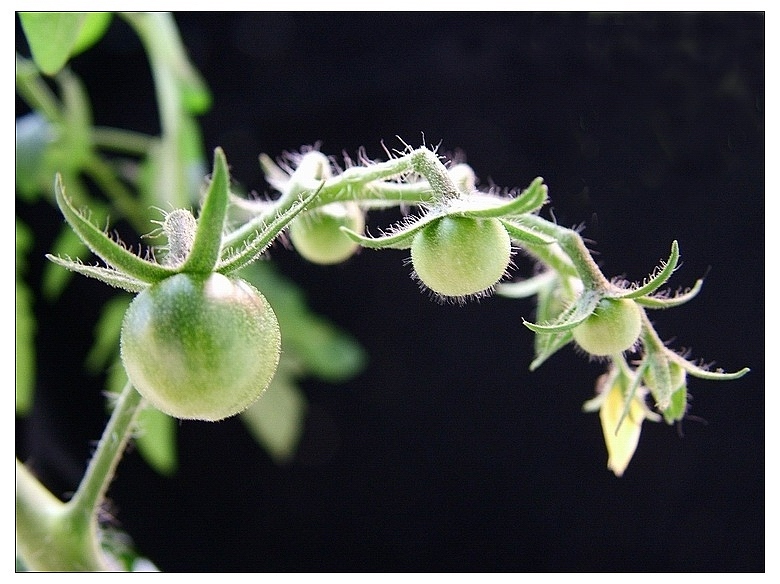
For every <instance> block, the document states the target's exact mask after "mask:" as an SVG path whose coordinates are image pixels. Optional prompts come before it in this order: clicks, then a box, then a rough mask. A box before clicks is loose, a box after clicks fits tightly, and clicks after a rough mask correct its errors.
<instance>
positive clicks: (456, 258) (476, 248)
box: [411, 216, 512, 297]
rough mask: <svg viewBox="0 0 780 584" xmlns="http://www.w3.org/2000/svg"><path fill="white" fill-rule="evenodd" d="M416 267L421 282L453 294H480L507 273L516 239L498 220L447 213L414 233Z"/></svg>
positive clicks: (460, 295) (413, 248)
mask: <svg viewBox="0 0 780 584" xmlns="http://www.w3.org/2000/svg"><path fill="white" fill-rule="evenodd" d="M411 247H412V266H413V267H414V271H415V273H416V274H417V277H418V278H419V279H420V281H421V282H422V283H423V284H424V285H425V286H426V287H428V288H430V289H431V290H432V291H434V292H436V293H438V294H441V295H442V296H449V297H463V296H470V295H479V294H481V293H483V292H485V291H486V290H489V289H490V288H492V287H493V286H494V285H495V284H496V283H498V281H499V280H500V279H501V278H502V277H503V276H504V274H505V273H506V270H507V268H508V267H509V261H510V259H511V252H512V242H511V240H510V239H509V234H508V233H507V231H506V229H505V228H504V226H503V225H501V222H500V221H499V220H498V219H494V218H486V219H482V218H472V217H453V216H446V217H442V218H440V219H436V220H434V221H432V222H431V223H430V224H428V225H426V226H425V227H423V228H422V229H421V230H420V231H418V232H417V233H416V234H415V235H414V239H413V240H412V246H411Z"/></svg>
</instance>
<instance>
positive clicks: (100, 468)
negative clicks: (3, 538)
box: [16, 383, 142, 572]
mask: <svg viewBox="0 0 780 584" xmlns="http://www.w3.org/2000/svg"><path fill="white" fill-rule="evenodd" d="M141 402H142V398H141V394H139V393H138V392H137V391H136V390H135V388H134V387H133V386H132V385H130V383H128V384H127V385H125V388H124V389H123V390H122V393H121V394H120V395H119V398H118V399H117V401H116V404H115V406H114V411H113V412H112V414H111V419H110V420H109V422H108V424H107V425H106V428H105V430H104V431H103V436H102V438H101V439H100V442H99V443H98V446H97V450H96V451H95V455H94V456H93V458H92V460H91V461H90V463H89V466H88V467H87V472H86V474H85V475H84V477H83V478H82V480H81V484H80V485H79V487H78V489H77V491H76V494H75V495H74V497H73V498H72V499H71V500H70V501H68V502H67V503H62V502H61V501H60V500H59V499H57V498H56V497H55V496H54V495H53V494H52V493H51V492H49V491H48V490H47V489H46V488H45V487H44V486H43V485H42V484H41V483H40V482H39V481H38V480H37V479H35V477H33V475H32V474H31V473H30V471H29V470H27V468H26V467H25V466H24V465H23V464H22V463H20V462H18V461H17V469H16V473H17V474H16V515H17V517H16V542H17V552H18V554H19V556H20V557H21V559H22V561H23V563H24V565H25V566H26V567H27V568H28V569H30V570H35V571H45V572H80V571H106V570H113V569H116V566H113V565H112V564H111V562H110V560H109V559H108V558H106V557H105V555H104V554H103V553H102V552H101V549H100V541H99V537H98V511H99V509H100V504H101V503H102V501H103V498H104V497H105V493H106V490H107V489H108V485H109V484H110V483H111V480H112V479H113V477H114V472H115V471H116V466H117V464H119V460H120V459H121V458H122V454H123V453H124V450H125V447H126V446H127V442H128V440H129V439H130V436H131V434H132V430H133V421H134V419H135V416H136V414H137V412H138V411H139V409H140V405H141Z"/></svg>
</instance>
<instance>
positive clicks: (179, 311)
mask: <svg viewBox="0 0 780 584" xmlns="http://www.w3.org/2000/svg"><path fill="white" fill-rule="evenodd" d="M120 340H121V344H120V348H121V355H122V363H123V364H124V366H125V370H126V371H127V375H128V377H129V378H130V382H131V383H132V384H133V385H134V386H135V388H136V389H137V390H138V392H139V393H140V394H141V395H142V396H143V397H144V398H145V399H146V400H147V401H149V402H150V403H151V404H152V405H153V406H155V407H156V408H158V409H159V410H161V411H163V412H165V413H166V414H169V415H171V416H173V417H175V418H181V419H192V420H209V421H216V420H221V419H223V418H227V417H229V416H233V415H235V414H237V413H239V412H241V411H243V410H245V409H246V408H247V407H249V406H250V405H251V404H252V403H253V402H254V401H255V400H256V399H258V398H259V397H260V395H261V394H262V393H263V392H264V391H265V389H266V388H267V387H268V385H269V383H270V382H271V379H272V378H273V376H274V373H275V372H276V367H277V365H278V363H279V355H280V348H281V335H280V333H279V323H278V322H277V320H276V315H275V314H274V312H273V310H272V309H271V306H270V305H269V304H268V301H267V300H266V299H265V297H264V296H263V295H262V294H260V292H258V291H257V290H256V289H255V288H254V287H252V286H251V285H250V284H248V283H247V282H245V281H243V280H239V279H230V278H227V277H226V276H223V275H221V274H216V273H214V274H176V275H175V276H171V277H169V278H166V279H165V280H162V281H161V282H158V283H156V284H153V285H152V286H150V287H149V288H147V289H146V290H144V291H142V292H141V293H140V294H138V296H136V298H135V299H134V300H133V302H132V303H131V304H130V307H129V308H128V309H127V312H126V313H125V318H124V322H123V323H122V332H121V339H120Z"/></svg>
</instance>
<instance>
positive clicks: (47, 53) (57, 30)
mask: <svg viewBox="0 0 780 584" xmlns="http://www.w3.org/2000/svg"><path fill="white" fill-rule="evenodd" d="M19 19H20V21H21V23H22V30H24V35H25V37H27V43H28V44H29V45H30V53H31V54H32V58H33V60H34V61H35V64H36V65H38V68H39V69H40V70H41V71H43V72H44V73H46V74H47V75H54V74H56V73H57V72H59V70H60V69H62V67H64V66H65V63H67V62H68V59H69V58H70V56H71V55H72V54H73V49H74V47H76V45H77V43H78V41H79V37H80V35H81V28H82V26H83V25H84V23H85V22H86V20H87V13H86V12H20V13H19Z"/></svg>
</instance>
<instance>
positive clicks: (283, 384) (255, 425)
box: [241, 360, 308, 464]
mask: <svg viewBox="0 0 780 584" xmlns="http://www.w3.org/2000/svg"><path fill="white" fill-rule="evenodd" d="M288 369H289V368H288V367H287V366H285V361H284V360H282V362H281V363H280V364H279V369H278V370H277V372H276V375H275V376H274V379H273V381H272V382H271V385H270V386H269V387H268V389H266V390H265V392H264V393H263V395H262V397H261V398H260V399H259V400H257V401H256V402H255V403H254V404H253V405H252V406H250V407H249V408H248V409H247V410H245V411H244V412H242V413H241V421H242V422H244V424H245V425H246V427H247V429H248V430H249V432H250V434H252V436H253V437H254V438H255V440H257V442H258V443H259V444H261V445H262V446H263V447H264V448H265V450H266V452H268V454H269V455H270V456H271V458H273V459H274V461H275V462H276V463H277V464H284V463H286V462H289V461H290V459H291V458H292V457H293V456H294V455H295V452H296V450H297V448H298V443H299V442H300V439H301V436H302V435H303V430H304V423H305V419H306V412H307V410H308V402H307V400H306V396H305V395H304V394H303V392H302V391H301V390H300V388H299V387H298V386H297V385H296V383H295V378H294V376H293V375H292V374H291V372H290V371H289V370H288Z"/></svg>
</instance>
